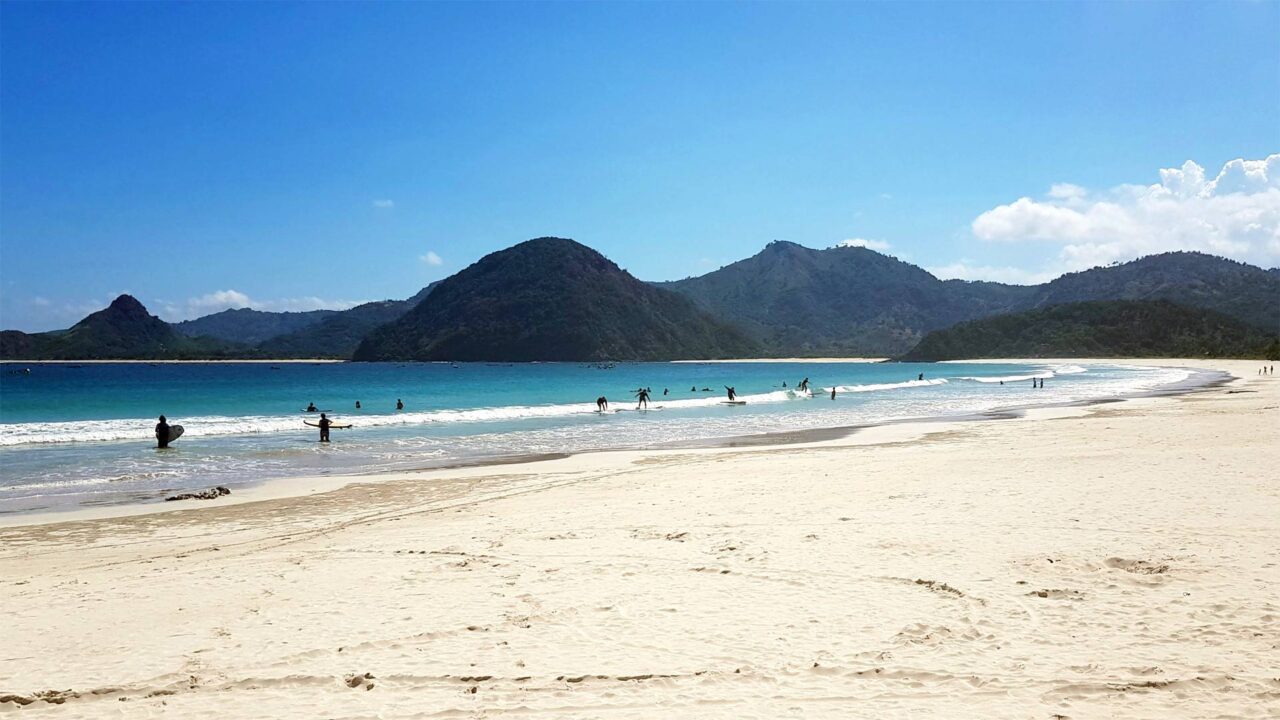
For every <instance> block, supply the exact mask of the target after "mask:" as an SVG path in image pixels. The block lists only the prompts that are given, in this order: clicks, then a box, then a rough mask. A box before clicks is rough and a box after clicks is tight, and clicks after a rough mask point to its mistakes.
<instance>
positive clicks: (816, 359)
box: [666, 357, 892, 365]
mask: <svg viewBox="0 0 1280 720" xmlns="http://www.w3.org/2000/svg"><path fill="white" fill-rule="evenodd" d="M891 359H892V358H887V357H882V358H866V357H791V358H722V359H715V360H667V361H666V362H669V363H673V364H675V363H683V364H686V365H697V364H700V363H703V364H717V365H719V364H730V363H795V364H805V363H828V364H835V363H882V362H888V361H889V360H891Z"/></svg>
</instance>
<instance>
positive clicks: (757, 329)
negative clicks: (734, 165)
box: [659, 241, 1032, 356]
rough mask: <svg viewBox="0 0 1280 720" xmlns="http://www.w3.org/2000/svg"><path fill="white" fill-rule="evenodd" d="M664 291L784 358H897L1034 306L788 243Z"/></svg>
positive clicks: (993, 291) (1012, 295)
mask: <svg viewBox="0 0 1280 720" xmlns="http://www.w3.org/2000/svg"><path fill="white" fill-rule="evenodd" d="M659 287H663V288H667V289H670V290H673V291H675V292H678V293H681V294H683V295H685V296H687V297H689V298H691V299H692V300H694V301H695V302H697V303H698V304H699V305H700V306H701V307H703V308H704V309H706V310H708V311H710V312H711V313H712V314H714V315H716V316H718V317H720V318H722V319H724V320H727V321H729V322H732V323H734V324H737V325H738V326H740V327H742V328H743V329H744V330H746V331H747V333H748V334H749V335H751V336H752V337H753V338H755V339H756V340H758V341H759V342H760V343H761V344H762V345H763V346H764V348H765V351H766V352H768V353H772V354H781V355H793V354H794V355H827V354H831V355H871V356H876V355H893V354H897V353H901V352H904V351H906V350H908V349H909V348H911V347H913V346H914V345H915V344H916V343H917V342H919V340H920V338H921V337H923V335H924V333H925V332H927V331H929V330H934V329H938V328H943V327H947V326H949V325H952V324H954V323H957V322H960V321H962V320H968V319H971V318H975V317H982V316H984V315H991V314H994V313H999V312H1004V311H1007V310H1010V309H1012V308H1015V307H1018V306H1019V305H1022V304H1025V303H1026V302H1028V301H1029V300H1030V299H1031V297H1032V292H1031V291H1030V290H1029V289H1028V288H1025V287H1020V286H1016V285H1000V284H997V283H966V282H962V281H948V282H943V281H942V280H939V279H937V278H936V277H934V276H932V275H930V274H929V273H928V272H925V271H924V270H922V269H921V268H918V267H916V266H915V265H912V264H910V263H905V262H902V261H901V260H898V259H896V258H892V257H889V256H887V255H882V254H880V253H878V252H875V251H874V250H868V249H866V248H855V247H835V248H831V249H828V250H813V249H811V248H807V247H803V246H801V245H797V244H795V243H792V242H785V241H776V242H772V243H769V245H768V246H766V247H765V249H764V250H762V251H761V252H759V253H757V254H756V255H754V256H752V257H749V258H747V259H745V260H740V261H738V262H736V263H733V264H732V265H727V266H725V267H723V268H721V269H719V270H716V271H715V272H711V273H708V274H706V275H703V276H701V277H694V278H688V279H685V280H677V281H675V282H669V283H661V284H659Z"/></svg>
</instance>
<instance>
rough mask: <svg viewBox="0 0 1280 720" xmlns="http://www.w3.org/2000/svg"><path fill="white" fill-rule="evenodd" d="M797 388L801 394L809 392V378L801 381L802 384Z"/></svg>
mask: <svg viewBox="0 0 1280 720" xmlns="http://www.w3.org/2000/svg"><path fill="white" fill-rule="evenodd" d="M796 387H798V388H799V389H800V392H809V378H805V379H803V380H801V381H800V384H799V385H797V386H796Z"/></svg>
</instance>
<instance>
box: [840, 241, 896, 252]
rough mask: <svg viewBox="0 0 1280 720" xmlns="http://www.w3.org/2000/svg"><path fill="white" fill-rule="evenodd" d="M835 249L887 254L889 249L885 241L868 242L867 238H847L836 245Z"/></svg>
mask: <svg viewBox="0 0 1280 720" xmlns="http://www.w3.org/2000/svg"><path fill="white" fill-rule="evenodd" d="M836 247H857V248H866V249H868V250H875V251H876V252H888V251H889V248H890V247H891V246H890V245H889V243H888V242H887V241H885V240H869V239H867V238H849V239H848V240H841V241H840V242H838V243H836Z"/></svg>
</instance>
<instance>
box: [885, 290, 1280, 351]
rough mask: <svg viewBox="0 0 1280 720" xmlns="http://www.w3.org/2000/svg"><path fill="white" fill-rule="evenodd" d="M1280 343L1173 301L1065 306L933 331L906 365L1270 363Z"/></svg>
mask: <svg viewBox="0 0 1280 720" xmlns="http://www.w3.org/2000/svg"><path fill="white" fill-rule="evenodd" d="M1278 355H1280V340H1277V338H1276V336H1275V335H1274V334H1273V335H1270V336H1269V335H1268V334H1267V333H1264V332H1263V331H1262V330H1259V329H1258V328H1256V327H1253V326H1251V325H1248V324H1246V323H1243V322H1241V321H1239V320H1236V319H1235V318H1231V317H1228V316H1226V315H1224V314H1222V313H1219V312H1215V311H1213V310H1204V309H1200V308H1188V307H1183V306H1180V305H1177V304H1174V303H1171V302H1169V301H1167V300H1099V301H1093V302H1080V303H1066V304H1062V305H1054V306H1051V307H1047V308H1043V309H1039V310H1030V311H1027V312H1020V313H1012V314H1008V315H1000V316H997V317H991V318H985V319H983V320H973V321H970V322H965V323H960V324H959V325H956V326H955V327H952V328H948V329H946V330H938V331H935V332H932V333H929V335H928V336H926V337H925V338H924V340H922V341H920V344H919V345H917V346H916V347H915V348H913V349H912V350H911V352H909V353H907V354H905V355H903V356H902V357H901V358H900V359H901V360H905V361H913V362H929V361H937V360H965V359H975V358H1053V357H1258V358H1260V357H1270V358H1271V359H1280V357H1277V356H1278Z"/></svg>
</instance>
